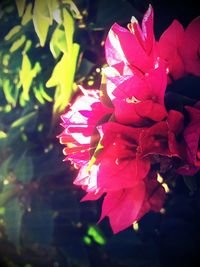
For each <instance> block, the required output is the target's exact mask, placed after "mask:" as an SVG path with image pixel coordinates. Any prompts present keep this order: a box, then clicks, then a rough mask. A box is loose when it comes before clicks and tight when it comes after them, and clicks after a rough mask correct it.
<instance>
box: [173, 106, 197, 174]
mask: <svg viewBox="0 0 200 267" xmlns="http://www.w3.org/2000/svg"><path fill="white" fill-rule="evenodd" d="M185 109H186V110H187V112H188V113H189V116H190V122H189V124H188V125H187V127H186V128H185V130H184V133H183V136H184V140H185V143H186V153H187V162H186V163H185V164H184V165H183V166H182V167H181V168H180V169H179V170H178V172H179V173H181V174H184V175H194V174H195V173H196V172H197V171H199V170H200V142H199V140H200V102H198V103H197V104H196V105H195V106H194V107H190V106H186V107H185Z"/></svg>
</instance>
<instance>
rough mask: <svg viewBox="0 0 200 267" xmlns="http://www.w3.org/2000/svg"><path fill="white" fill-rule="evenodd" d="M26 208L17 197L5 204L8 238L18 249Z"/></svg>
mask: <svg viewBox="0 0 200 267" xmlns="http://www.w3.org/2000/svg"><path fill="white" fill-rule="evenodd" d="M23 214H24V210H23V209H22V207H21V205H20V202H19V201H18V199H17V198H13V199H11V200H10V201H9V202H8V203H7V205H6V206H5V213H4V223H5V229H6V234H7V236H8V240H9V241H11V242H12V243H13V244H14V245H15V246H16V247H17V249H19V248H20V232H21V222H22V216H23Z"/></svg>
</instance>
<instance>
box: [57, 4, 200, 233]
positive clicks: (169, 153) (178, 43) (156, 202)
mask: <svg viewBox="0 0 200 267" xmlns="http://www.w3.org/2000/svg"><path fill="white" fill-rule="evenodd" d="M199 29H200V17H198V18H196V19H194V20H193V21H192V22H191V23H190V24H189V25H188V26H187V28H186V29H184V28H183V26H182V25H181V24H180V23H179V22H178V21H177V20H174V21H173V22H172V24H171V25H170V26H169V27H168V29H167V30H166V31H165V32H164V33H163V34H162V36H161V37H160V39H159V41H156V40H155V37H154V29H153V8H152V7H151V6H149V8H148V10H147V12H146V13H145V15H144V17H143V20H142V25H141V26H140V24H139V23H138V21H137V20H136V19H135V18H134V17H133V18H132V19H131V22H130V23H129V24H128V29H126V28H124V27H121V26H119V25H118V24H117V23H115V24H114V25H113V26H112V27H111V29H110V31H109V33H108V36H107V39H106V42H105V55H106V61H107V64H108V67H106V68H104V69H103V70H102V84H101V88H100V90H86V89H84V88H82V87H80V89H81V93H80V94H79V95H78V97H77V98H76V99H75V101H73V102H72V104H70V106H69V107H68V109H67V111H66V113H65V114H63V115H62V121H63V123H62V126H63V127H64V131H63V132H62V134H61V135H60V136H59V138H60V142H61V143H62V144H65V145H66V147H65V148H64V154H65V155H66V160H70V161H71V162H72V163H73V164H74V165H75V166H76V167H78V168H79V173H78V176H77V177H76V179H75V181H74V184H75V185H79V186H81V187H82V188H83V189H84V190H85V191H86V193H87V194H86V195H85V197H84V198H83V199H82V200H83V201H86V200H96V199H98V198H100V197H102V196H103V197H104V199H103V204H102V213H101V217H100V221H101V220H102V219H103V218H104V217H105V216H107V217H108V218H109V221H110V224H111V227H112V230H113V232H114V233H117V232H119V231H121V230H123V229H125V228H127V227H129V226H130V225H131V224H133V223H134V222H136V221H138V220H139V219H140V218H141V217H142V216H143V215H144V214H145V213H147V212H148V211H150V210H153V211H160V209H161V208H162V206H163V202H164V200H165V190H164V188H163V186H162V184H161V183H160V182H159V181H158V179H157V177H158V175H159V174H161V175H164V174H165V173H169V172H175V173H179V174H187V175H194V174H195V173H196V172H198V170H199V169H200V145H199V137H200V102H196V103H195V104H194V105H193V106H189V105H188V106H185V107H184V109H183V111H182V112H181V111H179V110H175V109H168V108H167V107H166V105H165V94H166V88H167V86H168V85H169V84H171V83H173V82H174V81H175V80H177V79H180V78H181V77H183V76H185V75H196V76H200V58H199V53H200V34H199Z"/></svg>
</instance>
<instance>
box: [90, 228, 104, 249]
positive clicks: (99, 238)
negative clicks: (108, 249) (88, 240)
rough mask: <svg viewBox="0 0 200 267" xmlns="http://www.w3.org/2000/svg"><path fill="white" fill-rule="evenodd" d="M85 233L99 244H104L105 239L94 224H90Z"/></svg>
mask: <svg viewBox="0 0 200 267" xmlns="http://www.w3.org/2000/svg"><path fill="white" fill-rule="evenodd" d="M87 234H88V235H89V236H91V237H93V239H94V241H95V242H96V243H97V244H99V245H105V244H106V239H105V237H104V236H103V233H102V231H101V230H100V228H99V227H98V226H96V225H91V226H90V227H89V229H88V232H87Z"/></svg>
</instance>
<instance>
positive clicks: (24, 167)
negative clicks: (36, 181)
mask: <svg viewBox="0 0 200 267" xmlns="http://www.w3.org/2000/svg"><path fill="white" fill-rule="evenodd" d="M13 172H14V175H15V176H16V179H17V180H18V181H21V182H23V183H28V182H30V181H31V179H32V178H33V162H32V159H31V157H29V156H27V154H26V153H23V154H22V156H21V157H20V158H19V160H17V161H16V162H15V168H14V170H13Z"/></svg>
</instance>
